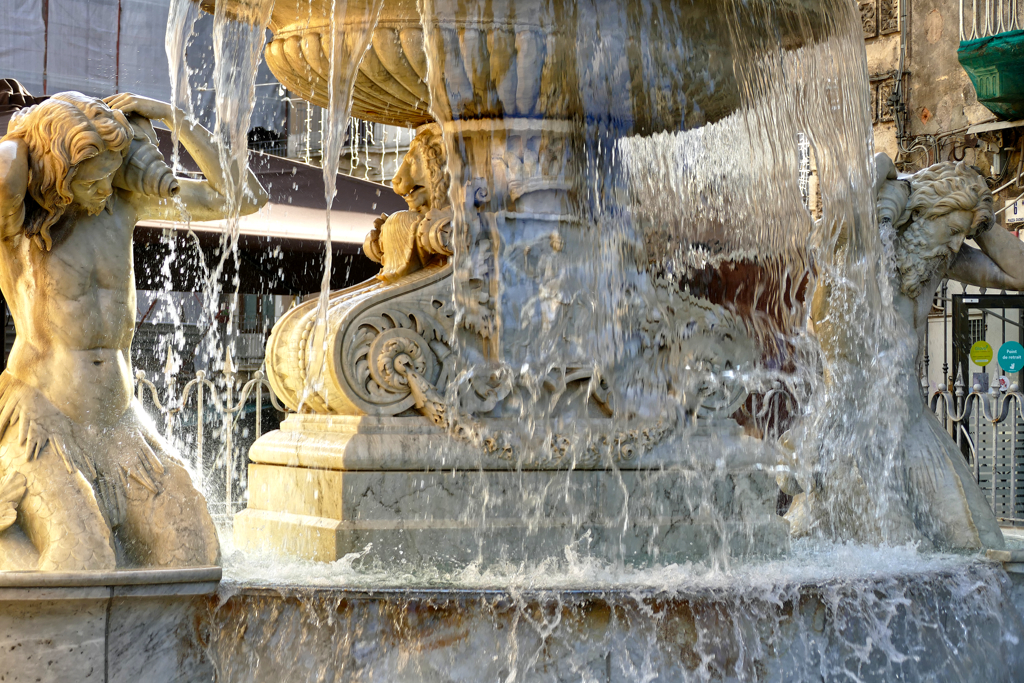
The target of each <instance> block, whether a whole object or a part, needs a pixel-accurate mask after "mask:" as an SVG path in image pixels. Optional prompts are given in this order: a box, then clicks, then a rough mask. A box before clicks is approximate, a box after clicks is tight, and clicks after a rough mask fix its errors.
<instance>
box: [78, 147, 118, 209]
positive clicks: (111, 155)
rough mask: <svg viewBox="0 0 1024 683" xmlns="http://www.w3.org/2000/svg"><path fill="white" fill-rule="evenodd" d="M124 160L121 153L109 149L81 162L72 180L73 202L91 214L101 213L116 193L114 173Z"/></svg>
mask: <svg viewBox="0 0 1024 683" xmlns="http://www.w3.org/2000/svg"><path fill="white" fill-rule="evenodd" d="M122 161H123V160H122V159H121V155H120V154H118V153H117V152H111V151H109V150H108V151H106V152H103V153H102V154H98V155H97V156H94V157H92V158H91V159H86V160H85V161H83V162H82V163H81V164H79V166H78V173H76V174H75V179H74V180H72V181H71V197H72V202H73V203H74V204H77V205H78V206H80V207H82V208H83V209H85V210H86V211H88V212H89V215H92V216H97V215H99V213H100V212H101V211H103V209H104V207H105V206H106V205H107V200H108V199H110V195H112V194H113V193H114V174H115V173H117V169H118V168H120V167H121V162H122Z"/></svg>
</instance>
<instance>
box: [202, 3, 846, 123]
mask: <svg viewBox="0 0 1024 683" xmlns="http://www.w3.org/2000/svg"><path fill="white" fill-rule="evenodd" d="M215 1H216V0H202V5H203V8H204V9H206V10H208V11H211V10H212V9H213V6H214V4H215ZM226 1H227V2H228V3H229V5H228V6H227V7H225V10H226V11H227V12H228V13H229V14H231V15H234V16H236V17H239V18H242V19H244V18H245V17H247V16H249V15H255V14H256V13H255V12H253V11H252V7H253V6H254V3H255V2H256V0H226ZM370 1H372V0H347V1H346V0H277V2H276V3H275V5H274V9H273V14H272V17H271V21H270V28H271V30H272V31H273V33H274V37H273V40H272V41H271V42H270V44H269V45H268V46H267V48H266V59H267V64H268V65H269V66H270V69H271V71H273V73H274V75H275V76H277V78H278V79H279V80H280V81H281V83H282V84H284V85H285V86H286V87H288V88H289V89H290V90H292V91H293V92H295V93H296V94H298V95H299V96H300V97H302V98H304V99H307V100H309V101H310V102H312V103H314V104H317V105H319V106H322V107H326V106H327V105H328V101H329V88H328V83H329V79H330V60H329V58H328V55H329V54H331V44H330V43H331V11H332V7H333V8H335V9H336V11H337V12H338V13H339V20H340V21H341V22H342V24H341V27H339V28H342V27H347V26H351V28H352V29H356V28H357V25H358V27H359V28H361V29H362V30H364V31H365V30H366V29H368V28H369V27H368V26H367V19H366V17H367V16H368V15H369V14H371V13H370V12H368V11H367V3H368V2H370ZM827 4H828V3H826V2H824V1H823V0H773V1H769V0H752V1H751V2H747V3H745V4H744V8H743V9H742V11H740V10H738V9H735V8H731V7H730V3H723V2H721V0H644V1H643V2H637V1H633V0H630V1H625V0H596V1H594V2H591V3H579V2H576V1H575V0H572V1H570V0H503V1H501V0H499V1H496V2H490V3H467V2H464V1H460V0H422V2H421V3H419V5H418V3H417V1H416V0H387V1H386V2H385V3H384V4H383V6H382V8H381V11H380V14H379V18H378V21H377V22H376V25H375V26H374V28H373V34H372V39H371V45H370V48H369V49H368V50H367V52H366V54H365V55H364V56H363V58H362V61H361V63H360V66H359V72H358V75H357V77H356V81H355V87H354V92H353V102H352V115H353V116H356V117H358V118H361V119H364V120H367V121H375V122H378V123H385V124H393V125H400V126H407V127H416V126H420V125H422V124H424V123H428V122H430V121H433V120H435V119H438V120H442V121H443V120H452V119H456V120H457V119H474V118H547V119H581V118H586V119H591V120H594V119H598V120H614V121H617V122H621V123H622V124H623V125H624V127H625V128H626V129H627V130H628V131H629V132H631V133H653V132H658V131H661V130H678V129H679V128H681V127H683V128H692V127H696V126H701V125H704V124H705V123H709V122H713V121H717V120H719V119H721V118H723V117H725V116H728V115H729V114H730V113H732V112H733V111H735V110H736V109H738V108H739V106H740V99H741V94H740V88H739V86H738V85H737V78H736V73H735V70H734V63H735V60H734V56H735V54H736V53H737V52H738V51H741V50H743V49H744V48H753V49H754V50H756V46H754V45H753V44H752V42H751V38H750V37H751V36H761V40H764V36H765V35H766V33H765V30H763V27H768V26H770V27H771V28H772V31H771V32H770V33H771V37H772V47H773V48H775V49H777V48H778V47H779V45H780V44H781V46H782V47H783V48H785V49H796V48H799V47H801V46H802V45H805V44H807V43H808V42H816V41H818V40H821V39H822V38H823V37H826V36H828V35H830V34H831V33H833V32H834V27H835V26H836V25H837V22H835V21H834V20H833V18H832V17H830V11H829V10H828V9H826V6H827ZM421 12H422V16H421ZM839 23H841V22H839ZM762 25H763V26H762ZM759 27H761V28H759ZM361 32H362V31H358V30H352V31H343V34H344V35H353V36H354V35H356V34H358V33H361ZM428 55H430V59H429V61H430V63H432V65H433V67H434V68H433V69H428ZM432 96H433V97H432Z"/></svg>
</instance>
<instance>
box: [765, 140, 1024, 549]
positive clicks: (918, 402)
mask: <svg viewBox="0 0 1024 683" xmlns="http://www.w3.org/2000/svg"><path fill="white" fill-rule="evenodd" d="M876 166H877V169H878V178H879V183H880V187H879V190H878V195H877V213H878V220H879V223H880V225H881V226H882V229H883V230H888V229H894V230H895V240H894V249H895V253H894V257H895V265H896V272H895V278H896V279H895V281H894V282H893V289H894V304H895V307H896V311H897V313H898V315H899V318H900V319H901V320H902V322H903V323H904V324H905V332H906V335H907V336H908V343H910V344H913V345H914V346H915V347H916V348H917V353H916V355H915V357H914V362H913V365H910V364H909V363H908V366H907V367H902V368H899V370H900V377H901V381H902V382H904V387H905V392H906V397H907V405H908V408H909V414H908V417H907V423H906V427H905V432H904V442H903V458H902V460H903V462H902V464H903V466H904V468H905V472H904V474H905V478H906V481H907V484H908V487H909V493H910V496H909V497H910V503H911V515H912V516H913V518H914V519H913V524H914V525H915V526H916V527H917V532H918V533H919V534H920V535H921V536H923V537H924V539H926V540H927V541H930V542H931V543H933V544H934V545H935V546H936V547H939V548H944V549H958V550H974V549H978V548H983V547H985V548H1001V547H1003V537H1002V533H1001V532H1000V530H999V524H998V523H997V522H996V519H995V516H994V515H993V513H992V509H991V507H990V506H989V504H988V501H987V500H986V499H985V496H984V495H983V494H982V492H981V490H980V489H979V488H978V485H977V483H976V482H975V480H974V476H973V473H972V472H971V471H970V469H969V468H968V467H967V463H966V462H965V460H964V457H963V455H962V454H961V453H960V450H959V448H958V447H957V446H956V444H955V443H954V442H953V440H952V439H951V438H950V436H949V434H947V433H946V431H945V429H944V428H943V426H942V424H941V423H940V422H939V421H938V419H937V418H936V417H935V415H934V413H932V411H931V410H929V409H928V406H927V403H926V397H925V396H924V393H923V392H922V387H921V379H920V378H921V372H922V365H923V356H924V352H925V348H924V342H925V331H926V328H927V325H928V314H929V311H930V309H931V306H932V300H933V298H934V296H935V291H936V289H937V288H938V286H939V284H940V283H941V281H942V280H943V279H944V278H951V279H954V280H959V281H961V282H963V283H965V284H969V285H975V286H978V287H990V288H995V289H1008V290H1020V289H1022V288H1024V244H1022V243H1021V242H1020V241H1019V240H1018V239H1016V238H1015V237H1014V236H1013V235H1011V234H1010V233H1009V232H1007V231H1006V230H1004V229H1003V228H1001V227H999V226H998V225H995V224H994V216H993V214H992V195H991V193H990V192H989V189H988V186H987V185H986V184H985V180H984V179H983V178H982V177H981V176H980V175H979V174H978V173H977V172H976V171H974V170H973V169H972V168H970V167H969V166H967V165H966V164H964V163H962V162H961V163H952V162H945V163H940V164H936V165H934V166H931V167H929V168H927V169H924V170H923V171H920V172H918V173H917V174H915V175H913V176H910V177H908V178H899V177H897V174H896V169H895V167H894V166H893V163H892V161H891V160H890V159H889V158H888V157H886V156H885V155H881V154H880V155H878V156H877V157H876ZM966 240H974V241H975V242H976V243H977V245H978V247H979V248H978V249H976V248H974V247H971V246H969V245H966V244H964V242H965V241H966ZM839 248H843V240H842V238H840V244H839ZM831 297H832V289H831V287H830V285H829V283H824V284H823V285H819V288H818V291H816V293H815V297H814V302H813V305H812V320H813V322H814V325H815V332H816V333H817V335H818V337H819V339H820V341H821V344H822V350H823V352H824V353H825V354H828V355H831V356H833V357H837V356H839V355H841V354H850V355H851V357H855V356H856V353H857V350H856V349H854V348H852V345H851V343H850V342H849V339H848V336H847V335H846V334H845V331H844V330H843V329H842V328H841V327H839V326H836V325H834V324H833V322H832V318H831V316H830V305H831ZM826 381H832V380H831V378H826ZM825 485H826V486H827V483H826V484H825ZM842 486H844V487H847V488H848V489H849V490H850V491H852V492H854V493H853V495H858V494H857V493H856V491H857V490H861V493H860V494H859V495H871V494H870V493H869V491H868V487H869V486H870V482H864V481H859V482H858V481H846V482H844V483H843V484H842ZM785 488H787V489H788V490H789V491H791V492H793V493H798V491H800V488H803V489H807V490H806V491H805V492H802V493H798V495H797V498H796V499H795V500H794V505H793V507H792V508H791V511H790V513H789V515H788V516H787V517H788V518H789V519H790V522H791V528H792V529H793V531H794V533H795V534H797V535H800V534H804V533H807V532H808V531H809V529H808V526H807V524H808V522H809V521H810V520H811V519H813V518H819V519H824V518H827V517H828V515H829V512H828V511H827V510H825V509H818V507H817V506H818V505H819V503H820V500H819V498H820V494H821V485H820V484H816V483H815V482H806V481H805V482H800V484H799V487H797V486H795V485H794V482H792V481H789V482H787V483H786V485H785ZM812 508H813V509H814V514H811V510H812Z"/></svg>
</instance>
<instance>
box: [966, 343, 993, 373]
mask: <svg viewBox="0 0 1024 683" xmlns="http://www.w3.org/2000/svg"><path fill="white" fill-rule="evenodd" d="M971 360H972V361H974V364H975V365H980V366H981V367H985V366H986V365H988V364H989V363H991V362H992V345H991V344H989V343H988V342H987V341H976V342H974V346H972V347H971Z"/></svg>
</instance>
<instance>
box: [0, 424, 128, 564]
mask: <svg viewBox="0 0 1024 683" xmlns="http://www.w3.org/2000/svg"><path fill="white" fill-rule="evenodd" d="M16 441H17V434H16V431H15V430H10V431H9V432H8V434H7V435H6V436H5V438H4V439H3V444H2V447H0V452H3V453H4V458H3V460H4V462H5V464H7V465H8V468H9V470H8V471H10V470H11V469H14V470H16V471H18V472H20V473H21V474H23V475H24V476H25V478H26V480H27V488H26V491H25V496H24V498H22V501H21V505H20V506H19V507H18V524H19V525H20V527H21V531H23V532H24V534H25V536H26V537H27V538H28V539H29V540H30V541H31V542H32V545H33V546H35V548H36V549H37V550H38V551H39V564H38V569H39V570H40V571H79V570H102V571H107V570H112V569H114V568H115V567H116V565H117V561H116V557H115V554H114V546H113V542H112V539H111V533H110V527H109V526H107V522H106V520H105V519H104V516H103V513H102V512H101V511H100V508H99V505H98V504H97V502H96V496H95V495H94V493H93V489H92V486H91V485H90V484H89V482H88V481H87V480H86V478H85V477H84V476H83V475H82V474H81V473H80V472H78V471H75V472H74V473H69V472H68V470H67V467H66V466H65V465H64V461H63V460H62V459H61V458H60V456H58V455H57V453H55V452H54V450H53V448H52V447H51V446H49V445H47V446H46V447H45V448H44V449H43V450H42V451H41V452H40V454H39V456H38V457H37V458H35V459H33V460H26V461H24V462H22V461H23V460H25V458H24V455H25V454H24V453H23V452H22V451H23V449H22V448H21V447H20V446H18V445H17V444H16ZM3 534H4V536H8V535H9V536H10V537H11V538H10V543H11V544H16V543H17V540H16V538H17V529H16V528H14V527H12V528H11V529H8V530H6V531H5V532H3ZM3 563H4V559H3V558H0V565H3Z"/></svg>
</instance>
